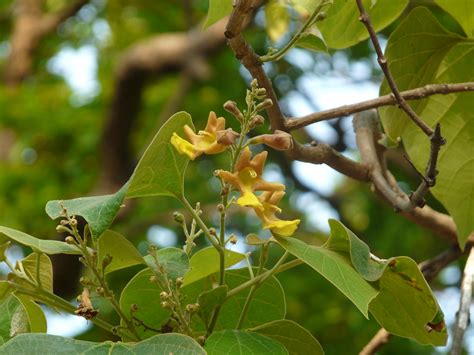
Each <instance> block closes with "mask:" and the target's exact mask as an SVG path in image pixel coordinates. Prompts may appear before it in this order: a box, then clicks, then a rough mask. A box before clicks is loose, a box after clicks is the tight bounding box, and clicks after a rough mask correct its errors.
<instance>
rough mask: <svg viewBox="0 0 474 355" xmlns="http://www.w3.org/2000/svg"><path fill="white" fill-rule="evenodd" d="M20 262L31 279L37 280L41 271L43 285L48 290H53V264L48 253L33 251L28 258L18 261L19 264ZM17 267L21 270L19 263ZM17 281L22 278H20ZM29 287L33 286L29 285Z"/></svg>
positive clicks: (40, 278)
mask: <svg viewBox="0 0 474 355" xmlns="http://www.w3.org/2000/svg"><path fill="white" fill-rule="evenodd" d="M38 258H39V260H38ZM38 261H39V265H38ZM20 263H21V265H22V266H23V270H24V271H25V273H26V274H27V276H28V277H29V279H31V280H33V281H35V282H36V281H37V280H38V271H39V280H40V282H41V287H42V288H43V289H44V290H46V291H49V292H53V264H52V263H51V259H50V258H49V257H48V256H47V255H46V254H38V253H31V254H30V255H28V256H27V257H26V258H24V259H23V260H21V261H19V262H18V264H20ZM17 269H20V270H21V268H19V265H17ZM17 281H21V280H20V279H19V278H18V279H17ZM28 287H31V286H29V285H28Z"/></svg>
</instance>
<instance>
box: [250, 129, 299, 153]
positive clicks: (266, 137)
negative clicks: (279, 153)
mask: <svg viewBox="0 0 474 355" xmlns="http://www.w3.org/2000/svg"><path fill="white" fill-rule="evenodd" d="M250 142H251V143H252V144H256V143H263V144H266V145H268V146H269V147H272V148H273V149H277V150H289V149H291V148H293V137H292V136H291V134H289V133H287V132H284V131H280V130H275V132H274V133H273V134H262V135H261V136H257V137H254V138H252V139H251V141H250Z"/></svg>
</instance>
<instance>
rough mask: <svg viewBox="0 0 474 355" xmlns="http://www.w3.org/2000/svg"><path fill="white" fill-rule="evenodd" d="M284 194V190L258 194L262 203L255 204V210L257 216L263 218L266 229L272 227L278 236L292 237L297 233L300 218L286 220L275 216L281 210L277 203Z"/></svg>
mask: <svg viewBox="0 0 474 355" xmlns="http://www.w3.org/2000/svg"><path fill="white" fill-rule="evenodd" d="M284 195H285V192H284V191H266V192H262V194H261V195H260V196H258V199H259V201H260V202H261V205H260V206H254V210H255V213H256V214H257V216H258V217H259V218H260V219H261V220H262V222H263V228H264V229H270V230H271V232H272V233H273V234H275V235H277V236H281V237H290V236H292V235H293V233H295V231H296V228H298V224H299V223H300V220H299V219H295V220H293V221H284V220H281V219H279V218H277V217H276V216H275V213H280V212H281V209H280V208H279V207H278V206H277V204H278V203H279V202H280V200H281V199H282V197H283V196H284Z"/></svg>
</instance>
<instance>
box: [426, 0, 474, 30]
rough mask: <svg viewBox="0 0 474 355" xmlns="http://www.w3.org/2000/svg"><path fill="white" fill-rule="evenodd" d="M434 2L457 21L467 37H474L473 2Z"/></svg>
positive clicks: (437, 0)
mask: <svg viewBox="0 0 474 355" xmlns="http://www.w3.org/2000/svg"><path fill="white" fill-rule="evenodd" d="M435 2H436V3H437V4H438V5H439V6H441V8H442V9H443V10H445V11H447V12H449V14H451V15H452V16H453V17H454V18H455V19H456V20H457V21H458V22H459V24H460V25H461V26H462V28H463V29H464V32H465V33H466V35H467V36H468V37H471V38H472V37H474V2H472V1H471V0H456V1H452V0H435Z"/></svg>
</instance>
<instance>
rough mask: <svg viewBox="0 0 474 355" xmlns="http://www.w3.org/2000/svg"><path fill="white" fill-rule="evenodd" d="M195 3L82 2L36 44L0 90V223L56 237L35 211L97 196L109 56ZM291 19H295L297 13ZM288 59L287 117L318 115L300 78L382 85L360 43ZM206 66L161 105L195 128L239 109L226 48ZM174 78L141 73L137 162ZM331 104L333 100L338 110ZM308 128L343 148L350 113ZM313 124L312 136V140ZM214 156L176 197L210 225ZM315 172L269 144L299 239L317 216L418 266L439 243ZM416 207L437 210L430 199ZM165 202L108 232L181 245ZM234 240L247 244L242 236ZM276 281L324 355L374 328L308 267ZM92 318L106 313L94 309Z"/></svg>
mask: <svg viewBox="0 0 474 355" xmlns="http://www.w3.org/2000/svg"><path fill="white" fill-rule="evenodd" d="M67 3H68V1H67V0H47V1H45V2H44V10H45V11H56V10H58V9H61V8H62V7H63V6H65V5H66V4H67ZM419 4H422V5H427V6H429V7H430V9H431V10H432V11H433V13H434V14H435V15H436V16H437V17H438V19H439V20H440V21H441V22H442V23H443V25H445V26H446V27H447V28H449V29H450V30H452V31H455V32H460V31H461V30H460V28H459V26H458V25H457V24H456V22H455V21H453V20H452V19H451V18H450V16H449V15H448V14H446V13H445V12H443V11H442V10H441V9H439V8H438V7H436V6H435V5H434V4H433V3H432V2H431V1H412V3H411V4H410V7H409V8H408V9H407V11H409V9H410V8H412V7H414V6H416V5H419ZM206 11H207V0H194V1H188V0H182V1H181V0H174V1H173V0H169V1H146V0H133V1H124V0H114V1H106V0H92V1H90V2H89V3H88V4H86V5H85V6H83V7H82V9H81V10H79V11H78V13H77V14H76V15H75V16H72V17H70V18H69V19H67V20H66V21H65V22H63V23H62V24H61V25H60V26H59V28H58V29H57V31H56V32H55V33H52V34H51V35H48V36H46V37H45V38H44V39H43V40H42V41H41V44H40V46H39V47H38V49H37V51H36V52H35V53H34V55H33V58H34V62H33V69H32V71H31V73H30V74H29V75H28V77H26V78H25V80H23V82H22V83H21V85H19V86H17V87H14V88H12V87H8V86H7V85H0V225H5V226H9V227H12V228H16V229H19V230H22V231H25V232H26V233H29V234H32V235H35V236H38V237H42V238H59V236H58V235H57V234H56V232H55V222H54V221H50V220H49V219H48V218H47V216H46V214H45V213H44V206H45V203H46V202H47V201H48V200H52V199H57V198H64V199H66V198H73V197H78V196H87V195H91V194H94V193H97V192H98V191H99V187H98V181H99V179H100V176H101V174H102V171H101V169H103V164H102V161H104V160H106V159H107V156H101V155H100V150H99V146H100V144H101V139H103V134H102V131H103V127H104V122H105V119H106V116H107V112H108V110H109V108H110V105H111V97H112V96H113V94H114V90H115V81H116V75H115V73H116V69H117V66H118V63H119V62H120V60H121V58H122V57H121V56H122V55H123V53H124V52H125V51H127V49H128V48H130V46H133V45H134V44H135V43H137V42H140V41H143V40H144V39H147V38H151V37H153V36H156V35H159V34H162V33H168V32H182V31H188V30H189V29H190V27H191V28H194V27H200V23H201V21H202V20H203V19H204V18H205V15H206ZM14 12H15V4H14V2H13V1H8V0H0V71H2V72H3V70H4V67H5V65H6V61H7V58H8V54H9V48H10V44H9V40H10V35H11V33H12V26H13V23H14V21H13V19H14ZM405 15H406V13H405V14H403V15H402V16H401V17H402V18H403V16H405ZM398 21H400V19H399V20H398ZM396 25H397V23H395V24H392V25H391V26H390V27H389V28H387V29H385V30H384V31H383V32H382V36H383V37H385V38H387V37H388V36H389V35H390V32H391V31H392V30H393V29H394V28H395V26H396ZM264 26H265V23H264V20H263V15H262V14H261V13H257V16H256V20H255V24H254V25H252V26H251V27H250V28H249V30H248V31H247V34H246V35H247V38H248V39H249V41H250V42H251V43H252V44H253V45H254V47H255V49H256V50H257V52H259V53H263V52H264V51H265V49H266V48H267V47H268V45H270V43H269V42H268V39H267V36H266V34H265V31H264V28H263V27H264ZM291 26H293V27H292V28H295V26H298V21H297V18H296V17H295V20H294V22H293V23H292V24H291ZM288 58H289V59H288ZM288 58H287V59H283V60H281V61H280V62H278V63H273V64H270V65H268V68H267V69H268V73H269V75H270V76H271V77H272V79H273V80H274V84H275V87H276V90H277V92H278V94H279V96H280V97H281V98H282V103H283V105H284V109H285V110H286V112H287V114H288V115H298V114H299V112H294V111H298V105H299V104H300V103H302V104H303V105H306V106H307V107H309V108H311V109H312V110H313V111H315V110H318V109H319V107H318V105H317V103H315V100H313V97H314V95H317V94H318V93H317V92H316V93H311V92H305V90H304V88H302V85H301V82H302V80H315V81H318V80H321V81H323V80H326V79H325V78H327V77H337V78H343V79H344V80H345V81H346V82H349V83H351V84H358V83H367V82H370V83H375V84H377V85H378V84H379V83H380V81H381V73H380V70H379V69H378V67H377V65H376V60H375V56H374V53H373V50H372V48H371V47H370V45H369V43H368V41H364V42H362V43H360V44H359V45H357V46H355V47H353V48H350V49H348V50H344V51H339V52H332V53H329V54H322V53H309V52H305V53H302V51H294V53H293V54H292V55H291V56H288ZM208 64H209V68H210V73H209V75H208V76H207V77H206V78H205V79H204V80H200V81H193V82H192V83H191V85H190V86H189V87H188V88H187V90H186V93H185V95H184V97H183V98H182V100H180V102H179V104H178V105H177V107H173V108H174V109H175V111H179V110H186V111H188V112H189V113H191V114H192V116H193V119H194V122H195V126H196V127H202V126H203V125H204V123H205V121H206V119H207V116H208V113H209V111H210V110H213V111H216V112H217V113H218V114H219V115H223V116H225V117H227V118H228V119H229V121H231V120H232V119H231V118H230V117H229V116H230V115H229V114H227V113H226V112H225V111H224V110H223V109H222V104H223V103H224V102H225V101H226V100H229V99H231V100H235V101H237V102H238V103H239V104H240V105H241V107H242V104H243V98H244V95H245V89H246V85H247V83H248V81H249V77H248V74H247V73H246V72H245V70H244V69H242V68H241V66H240V64H239V63H238V61H237V60H235V58H234V57H233V55H232V53H231V51H230V50H229V49H228V48H227V47H226V46H225V45H223V46H221V48H220V49H219V50H218V51H217V52H216V53H214V54H213V55H212V56H210V57H209V59H208ZM361 65H362V66H363V70H362V72H363V73H365V74H364V75H362V76H360V75H354V73H360V70H354V68H356V67H357V66H359V67H360V66H361ZM182 80H183V78H182V74H180V73H178V72H176V71H170V72H169V73H164V75H160V76H159V77H158V78H155V77H154V76H153V75H151V74H150V76H149V78H147V87H146V89H145V91H144V94H143V97H142V100H141V108H140V111H139V114H138V119H137V120H136V121H135V122H134V124H133V127H132V131H131V135H130V141H129V142H126V143H125V144H129V145H130V146H131V147H132V150H133V152H134V154H135V156H136V157H138V156H139V154H140V152H141V151H142V150H143V149H144V147H146V145H147V143H148V142H149V141H150V139H151V137H152V136H153V134H154V133H155V132H156V130H157V128H158V127H159V126H160V125H161V124H162V123H163V119H166V117H165V118H164V117H162V116H163V112H166V111H165V110H166V108H167V105H168V104H169V101H170V99H172V98H173V95H174V93H175V92H176V91H177V90H179V87H180V85H181V84H180V83H182ZM295 100H296V103H295ZM344 103H345V102H344V101H343V97H341V100H340V102H339V105H342V104H344ZM230 124H231V125H234V123H230ZM234 126H235V125H234ZM318 127H319V126H317V125H316V127H314V128H312V130H310V131H309V132H297V135H298V137H299V139H300V140H301V141H305V142H309V141H311V140H312V139H316V138H317V139H318V140H320V141H327V142H330V143H331V144H333V146H335V147H336V148H337V149H338V150H339V151H341V152H344V153H346V154H352V155H354V154H355V153H354V152H355V144H354V138H353V135H352V127H351V124H350V118H342V119H337V120H333V121H330V122H329V123H325V124H324V127H323V125H322V124H321V127H322V128H323V129H321V130H320V131H319V132H318ZM267 128H268V127H267V125H265V126H264V127H262V128H260V131H261V132H266V131H267ZM314 132H317V133H316V135H315V136H313V134H314ZM400 156H401V155H396V154H395V155H394V157H393V159H391V160H390V162H391V164H392V168H393V171H394V172H395V173H396V175H397V177H398V179H399V180H400V181H402V182H403V183H405V184H406V186H415V184H417V180H416V175H414V174H413V171H410V168H409V167H408V168H407V165H406V164H403V161H402V160H401V159H400ZM224 164H225V165H226V157H225V156H218V157H208V156H206V157H202V158H200V159H199V160H197V161H196V162H193V163H191V164H190V166H189V169H188V172H187V181H186V187H187V189H186V190H187V194H188V195H189V200H191V201H200V202H201V205H202V206H203V209H204V210H205V211H206V213H207V218H208V219H209V220H210V221H215V220H216V211H215V210H214V207H213V206H215V204H216V203H217V201H218V199H219V196H218V194H219V191H218V190H219V186H218V183H217V181H216V180H215V179H214V178H213V175H212V173H213V171H214V170H215V169H217V168H220V167H222V166H225V165H224ZM327 170H329V169H327ZM327 170H324V169H318V170H317V173H314V171H313V170H311V169H308V168H307V167H303V168H300V169H296V167H295V164H294V163H291V162H289V161H288V160H286V158H285V157H284V155H282V154H280V153H279V152H270V155H269V161H268V162H267V170H266V174H267V176H268V178H269V179H272V180H280V181H284V182H285V183H286V184H287V186H288V189H287V196H286V200H285V205H284V206H283V210H284V211H285V217H287V218H294V217H297V216H301V219H302V223H301V225H300V228H299V231H298V234H297V235H298V237H299V238H303V239H305V240H306V241H309V242H311V243H314V244H321V243H322V242H323V241H324V239H325V238H326V233H327V225H326V226H325V225H324V223H321V222H320V221H321V220H324V219H325V218H326V216H328V215H329V216H334V217H337V218H339V219H340V220H341V221H343V223H345V224H346V225H347V226H348V227H349V228H351V229H352V230H353V231H354V232H355V233H356V234H357V235H358V236H359V237H360V238H361V239H363V240H365V241H366V242H367V243H368V244H369V245H370V247H371V249H372V252H373V253H374V254H375V255H377V256H379V257H383V258H386V257H390V256H396V255H408V256H410V257H412V258H413V259H414V260H416V261H418V262H421V261H423V260H425V259H428V258H430V257H432V256H434V255H435V254H437V253H438V252H440V251H441V250H443V249H444V248H445V247H446V246H447V244H445V243H444V242H442V241H441V240H440V239H439V238H438V237H436V236H433V235H431V233H430V232H429V231H426V230H424V229H422V228H420V227H418V226H417V225H415V224H413V223H410V222H408V221H406V220H405V219H403V218H402V217H401V216H398V215H397V214H395V213H394V211H393V210H391V209H390V208H388V207H387V206H386V205H385V204H383V203H382V202H380V201H379V200H377V198H376V197H375V196H374V194H373V193H372V192H371V191H370V188H369V186H367V185H362V184H360V183H358V182H355V181H351V180H349V179H347V178H343V177H342V176H339V175H338V174H337V173H334V172H333V173H330V172H328V171H327ZM319 174H321V175H319ZM325 174H330V175H328V176H329V179H334V180H335V181H337V183H335V184H332V185H331V186H332V187H331V188H330V189H329V190H328V189H320V188H318V186H319V181H320V178H323V175H325ZM302 177H303V179H302ZM326 179H327V178H326ZM308 181H310V183H308ZM100 192H103V191H100ZM429 202H430V203H431V204H433V205H434V207H435V208H437V209H438V210H441V209H442V207H441V206H440V205H439V204H437V203H436V201H434V200H432V199H431V200H430V201H429ZM178 208H179V206H178V205H177V203H176V202H175V201H173V200H172V199H167V198H150V199H142V200H137V201H134V204H133V206H132V208H130V209H129V210H128V211H127V214H126V215H124V216H123V217H122V218H120V219H119V221H117V223H116V224H115V225H114V227H113V228H114V229H115V230H117V231H119V232H121V233H123V234H124V235H125V236H127V237H128V238H129V239H130V240H131V241H132V242H133V243H134V244H135V245H137V246H138V248H139V250H141V251H142V252H143V253H145V252H146V250H147V244H148V242H153V243H157V244H161V245H169V244H178V245H180V244H182V243H183V236H182V233H181V231H180V230H179V229H178V228H177V226H176V225H175V224H174V222H173V220H172V217H171V215H172V211H173V210H175V209H178ZM234 211H235V213H234V214H233V215H232V219H230V226H229V228H230V229H231V230H233V231H235V232H236V233H237V234H238V235H239V236H245V235H246V234H247V233H250V232H256V231H257V230H258V228H259V222H258V220H257V219H256V218H254V217H252V216H250V215H248V214H247V213H246V212H245V211H242V210H239V209H237V208H235V209H234ZM326 219H327V218H326ZM237 247H239V248H240V249H239V250H248V249H245V246H244V242H243V239H240V240H239V243H238V245H237ZM275 254H277V253H275ZM273 257H274V258H277V257H278V255H273ZM56 262H64V261H56ZM67 262H71V260H70V259H68V261H67ZM67 262H66V263H65V264H64V265H63V266H62V267H63V268H66V270H67V269H68V268H69V267H71V269H72V268H77V267H78V266H77V264H67ZM69 265H71V266H69ZM132 271H133V270H132ZM132 271H130V270H127V271H125V272H122V273H117V274H114V275H113V278H112V281H113V284H114V287H115V288H116V289H117V290H119V289H120V288H121V287H123V285H124V283H125V282H126V281H127V280H128V278H129V277H131V275H132ZM454 274H456V273H454ZM74 275H76V274H75V273H74V272H73V271H71V273H70V277H69V279H73V280H72V281H73V282H72V283H71V284H75V283H76V281H77V279H75V276H74ZM279 279H280V281H281V282H282V284H283V285H284V288H285V291H286V295H287V301H288V309H287V313H288V314H287V317H288V318H289V319H292V320H295V321H297V322H299V323H300V324H302V325H303V326H305V327H307V328H308V329H309V330H310V331H311V332H312V333H313V334H314V335H315V336H316V337H317V338H318V339H319V341H320V342H321V344H323V345H324V348H325V350H326V353H327V354H349V353H354V352H355V351H356V350H358V349H361V348H362V347H363V345H364V344H365V343H366V342H367V341H368V340H369V339H370V338H371V337H372V336H373V334H374V333H375V332H376V331H377V329H378V326H377V324H376V323H375V322H374V321H372V320H370V321H367V320H365V319H364V317H363V316H362V315H361V314H360V313H359V312H358V311H357V309H356V308H355V307H354V306H353V305H352V304H351V303H350V302H349V301H348V300H347V299H346V298H345V297H344V296H343V295H342V294H341V293H340V292H339V291H337V290H336V289H335V288H334V287H332V286H331V285H330V284H329V283H328V282H327V281H326V280H324V279H323V278H321V277H320V276H318V275H317V274H315V273H314V272H313V271H311V270H309V269H308V268H306V267H304V266H300V267H298V268H296V269H293V270H291V271H287V272H285V273H283V274H281V275H279ZM453 282H454V283H456V282H459V280H458V279H457V280H456V278H455V277H454V279H452V278H451V279H449V278H447V277H444V278H443V277H441V278H439V279H438V280H436V281H435V283H434V288H435V290H436V289H438V290H441V289H443V288H444V287H445V286H447V285H451V284H452V283H453ZM61 290H62V292H64V293H65V294H66V295H68V296H69V297H72V296H73V295H76V294H77V293H79V290H78V289H77V288H76V289H74V288H71V287H69V288H67V287H65V288H64V289H62V288H61ZM101 313H102V314H105V313H107V312H106V309H102V310H101ZM106 336H108V335H106V334H103V333H101V332H97V331H96V330H95V329H94V331H91V330H89V331H87V332H86V333H85V334H82V335H81V336H80V337H81V338H84V339H89V340H103V339H104V338H101V337H106ZM433 351H434V350H433V349H432V348H430V347H421V346H419V345H417V344H416V343H414V342H412V341H408V340H404V339H394V340H393V341H391V342H390V344H389V345H387V346H386V347H384V349H383V351H382V352H381V353H383V354H402V353H409V354H425V353H426V354H429V353H433Z"/></svg>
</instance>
